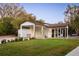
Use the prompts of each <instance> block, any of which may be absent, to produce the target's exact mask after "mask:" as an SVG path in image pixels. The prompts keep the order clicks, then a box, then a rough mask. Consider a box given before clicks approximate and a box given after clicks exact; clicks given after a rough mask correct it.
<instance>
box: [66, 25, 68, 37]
mask: <svg viewBox="0 0 79 59" xmlns="http://www.w3.org/2000/svg"><path fill="white" fill-rule="evenodd" d="M66 28H67V38H68V26H67V27H66Z"/></svg>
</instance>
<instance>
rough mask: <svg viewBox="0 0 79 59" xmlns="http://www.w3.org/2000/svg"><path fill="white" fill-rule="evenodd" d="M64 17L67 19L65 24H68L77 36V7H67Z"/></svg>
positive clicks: (78, 7) (78, 14)
mask: <svg viewBox="0 0 79 59" xmlns="http://www.w3.org/2000/svg"><path fill="white" fill-rule="evenodd" d="M65 16H66V17H68V19H67V22H68V24H69V27H70V28H72V30H75V31H76V33H77V34H79V6H76V5H73V6H70V5H68V7H67V9H66V11H65Z"/></svg>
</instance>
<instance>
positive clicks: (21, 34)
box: [20, 25, 24, 41]
mask: <svg viewBox="0 0 79 59" xmlns="http://www.w3.org/2000/svg"><path fill="white" fill-rule="evenodd" d="M20 29H21V37H22V25H21V26H20ZM23 41H24V37H23Z"/></svg>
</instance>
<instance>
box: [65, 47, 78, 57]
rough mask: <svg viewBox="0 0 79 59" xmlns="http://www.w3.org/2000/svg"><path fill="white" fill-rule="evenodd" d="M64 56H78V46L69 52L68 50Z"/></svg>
mask: <svg viewBox="0 0 79 59" xmlns="http://www.w3.org/2000/svg"><path fill="white" fill-rule="evenodd" d="M66 56H79V46H78V47H77V48H75V49H74V50H72V51H71V52H69V53H68V54H67V55H66Z"/></svg>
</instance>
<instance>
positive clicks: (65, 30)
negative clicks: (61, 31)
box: [65, 28, 67, 37]
mask: <svg viewBox="0 0 79 59" xmlns="http://www.w3.org/2000/svg"><path fill="white" fill-rule="evenodd" d="M66 34H67V29H66V28H65V37H67V35H66Z"/></svg>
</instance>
